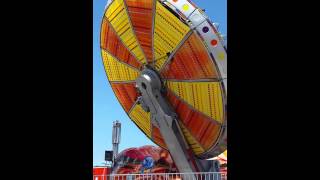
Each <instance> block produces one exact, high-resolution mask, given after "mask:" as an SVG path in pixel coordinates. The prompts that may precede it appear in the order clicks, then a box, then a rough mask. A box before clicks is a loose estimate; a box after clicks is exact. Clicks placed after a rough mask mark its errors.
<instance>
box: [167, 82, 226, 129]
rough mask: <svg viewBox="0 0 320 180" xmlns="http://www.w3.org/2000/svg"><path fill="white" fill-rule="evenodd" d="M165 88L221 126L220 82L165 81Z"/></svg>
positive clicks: (221, 99)
mask: <svg viewBox="0 0 320 180" xmlns="http://www.w3.org/2000/svg"><path fill="white" fill-rule="evenodd" d="M166 84H167V87H168V89H169V90H171V91H172V92H174V93H175V94H176V95H177V96H178V97H179V98H180V99H182V100H183V101H184V102H186V103H188V104H189V105H190V106H192V107H193V108H194V109H196V110H198V111H199V112H202V113H203V114H205V115H206V116H208V117H210V118H212V120H213V121H217V122H218V123H220V124H222V123H223V121H224V103H223V93H222V89H221V83H220V82H179V81H169V80H168V81H167V82H166Z"/></svg>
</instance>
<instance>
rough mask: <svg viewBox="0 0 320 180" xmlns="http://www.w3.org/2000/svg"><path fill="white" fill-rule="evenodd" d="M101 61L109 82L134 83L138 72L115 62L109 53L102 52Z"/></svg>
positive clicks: (119, 62) (117, 61)
mask: <svg viewBox="0 0 320 180" xmlns="http://www.w3.org/2000/svg"><path fill="white" fill-rule="evenodd" d="M102 59H103V63H104V67H105V70H106V72H107V76H108V79H109V81H134V80H136V79H137V77H138V76H139V71H138V70H136V69H134V68H132V67H130V66H128V65H127V64H124V63H123V62H121V61H119V60H117V59H116V58H115V57H113V56H112V55H111V54H110V53H108V52H106V51H104V50H102Z"/></svg>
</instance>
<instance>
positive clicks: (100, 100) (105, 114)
mask: <svg viewBox="0 0 320 180" xmlns="http://www.w3.org/2000/svg"><path fill="white" fill-rule="evenodd" d="M193 2H194V3H195V4H196V5H198V6H199V7H200V8H202V9H205V10H206V14H207V15H208V16H209V17H210V19H211V20H212V21H213V22H218V23H219V24H220V26H219V27H220V28H219V30H220V32H221V33H222V34H226V32H227V0H193ZM106 3H107V0H93V165H102V163H103V162H104V151H105V150H111V149H112V142H111V137H112V134H111V132H112V122H113V121H114V120H119V121H120V122H121V126H122V127H121V128H122V129H121V131H122V134H121V142H120V147H119V152H120V151H122V150H124V149H126V148H129V147H139V146H143V145H154V143H153V142H152V141H151V140H149V139H148V138H147V137H146V136H145V135H144V134H143V133H142V132H141V131H140V130H139V129H138V128H137V127H136V125H135V124H134V123H133V122H132V121H131V120H130V119H129V117H128V116H127V114H126V113H125V111H124V110H123V109H122V107H121V105H120V103H119V102H118V101H117V99H116V97H115V95H114V93H113V91H112V89H111V87H110V85H109V82H108V79H107V76H106V74H105V71H104V68H103V64H102V59H101V55H100V47H99V41H100V40H99V38H100V25H101V20H102V17H103V13H104V8H105V5H106Z"/></svg>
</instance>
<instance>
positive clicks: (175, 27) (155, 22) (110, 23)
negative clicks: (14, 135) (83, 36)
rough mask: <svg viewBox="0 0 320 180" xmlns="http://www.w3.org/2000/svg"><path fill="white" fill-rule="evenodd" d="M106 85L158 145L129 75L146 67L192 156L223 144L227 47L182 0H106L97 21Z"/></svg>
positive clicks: (198, 12) (157, 135) (158, 137)
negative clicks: (162, 88)
mask: <svg viewBox="0 0 320 180" xmlns="http://www.w3.org/2000/svg"><path fill="white" fill-rule="evenodd" d="M100 43H101V53H102V59H103V63H104V67H105V71H106V73H107V76H108V80H109V82H110V85H111V87H112V89H113V91H114V93H115V95H116V97H117V98H118V100H119V102H120V103H121V105H122V107H123V108H124V110H125V112H126V113H127V114H128V116H129V117H130V118H131V120H132V121H133V122H134V123H135V124H136V125H137V126H138V127H139V128H140V129H141V130H142V131H143V132H144V133H145V135H146V136H147V137H148V138H150V139H151V140H152V141H153V142H155V143H156V144H158V145H159V146H161V147H162V148H165V149H166V144H165V142H164V140H163V138H162V136H161V134H160V131H159V129H158V128H157V127H156V126H154V125H153V124H152V123H151V119H150V113H147V112H145V111H144V110H143V109H142V107H141V105H139V104H138V103H137V97H138V96H139V94H138V91H137V89H136V88H135V80H136V79H137V78H138V77H139V74H140V72H141V71H142V70H143V69H144V68H145V67H146V66H149V67H152V68H153V69H154V70H156V71H157V73H158V74H159V75H160V77H161V80H162V81H163V83H164V85H165V88H166V90H167V91H166V92H165V94H164V97H165V98H166V99H167V101H168V102H169V104H170V105H171V106H172V107H173V109H174V110H175V112H176V114H177V115H178V119H179V124H180V126H181V129H182V132H183V134H184V137H185V139H186V141H187V142H188V144H189V146H190V148H191V149H192V151H193V153H194V154H195V155H196V156H197V157H199V158H202V159H206V158H211V157H214V156H217V155H219V154H221V153H222V152H224V151H225V150H226V145H227V113H226V112H227V92H226V91H227V84H226V83H227V52H226V48H225V47H224V43H223V40H222V38H221V36H220V34H219V32H218V31H217V29H216V27H215V26H214V25H213V23H212V22H211V21H210V20H209V19H208V17H207V16H206V15H205V14H204V12H203V11H202V10H201V9H200V8H198V7H197V6H196V5H194V4H193V3H192V2H191V1H189V0H113V1H112V2H111V3H110V4H109V6H108V7H107V9H106V11H105V14H104V16H103V20H102V24H101V36H100Z"/></svg>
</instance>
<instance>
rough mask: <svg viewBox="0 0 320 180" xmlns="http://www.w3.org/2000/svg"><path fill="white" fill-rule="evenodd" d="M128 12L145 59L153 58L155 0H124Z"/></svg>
mask: <svg viewBox="0 0 320 180" xmlns="http://www.w3.org/2000/svg"><path fill="white" fill-rule="evenodd" d="M125 2H126V5H127V7H128V13H129V16H130V19H131V23H132V26H133V29H134V32H135V34H136V36H137V39H138V41H139V43H140V45H141V48H142V50H143V52H144V54H145V55H146V58H147V61H148V62H151V61H152V60H153V53H152V23H153V14H152V10H153V4H154V3H155V0H125Z"/></svg>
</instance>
